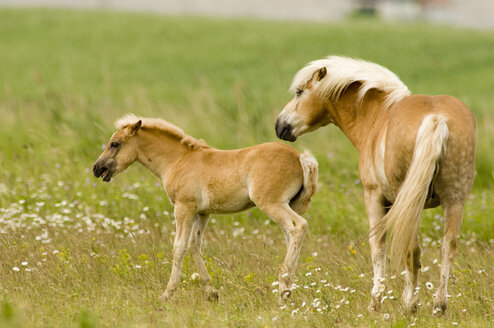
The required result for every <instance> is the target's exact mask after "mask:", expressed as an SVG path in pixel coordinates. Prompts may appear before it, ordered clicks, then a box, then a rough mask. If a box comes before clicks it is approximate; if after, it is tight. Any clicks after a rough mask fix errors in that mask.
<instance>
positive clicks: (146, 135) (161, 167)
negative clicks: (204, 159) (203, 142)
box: [137, 129, 190, 179]
mask: <svg viewBox="0 0 494 328" xmlns="http://www.w3.org/2000/svg"><path fill="white" fill-rule="evenodd" d="M137 147H138V154H137V160H138V161H139V162H140V163H141V164H142V165H144V166H145V167H147V168H148V169H149V170H150V171H151V172H153V173H154V174H155V175H156V176H157V177H158V178H160V179H163V177H164V176H165V174H166V172H167V170H168V169H169V168H170V167H171V166H172V164H174V163H176V162H177V161H178V160H180V159H181V158H182V157H183V156H184V155H185V154H186V153H188V152H190V149H189V148H188V147H187V146H186V145H184V144H182V142H181V140H179V139H177V138H176V137H174V136H170V135H167V134H166V133H161V132H155V131H148V130H144V129H141V130H140V131H139V140H138V145H137Z"/></svg>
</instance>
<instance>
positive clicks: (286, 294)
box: [278, 290, 292, 305]
mask: <svg viewBox="0 0 494 328" xmlns="http://www.w3.org/2000/svg"><path fill="white" fill-rule="evenodd" d="M290 296H292V291H291V290H284V291H280V298H278V304H279V305H284V304H285V302H286V300H288V299H289V298H290Z"/></svg>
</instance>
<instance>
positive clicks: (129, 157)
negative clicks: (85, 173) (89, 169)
mask: <svg viewBox="0 0 494 328" xmlns="http://www.w3.org/2000/svg"><path fill="white" fill-rule="evenodd" d="M141 125H142V121H141V120H139V121H137V122H135V123H133V124H129V125H127V126H125V127H123V128H122V129H120V130H119V131H117V132H115V134H113V136H112V137H111V139H110V141H109V142H108V145H106V148H105V150H104V151H103V153H102V154H101V155H100V156H99V158H98V160H96V163H95V164H94V167H93V173H94V176H95V177H97V178H99V177H101V176H102V177H103V181H106V182H108V181H110V180H111V178H112V177H113V176H115V175H117V174H118V173H120V172H122V171H123V170H125V169H126V168H127V167H128V166H129V165H130V164H132V163H133V162H134V161H135V160H136V159H137V147H136V143H135V139H134V138H133V137H134V136H135V135H136V134H137V131H138V130H139V128H140V127H141Z"/></svg>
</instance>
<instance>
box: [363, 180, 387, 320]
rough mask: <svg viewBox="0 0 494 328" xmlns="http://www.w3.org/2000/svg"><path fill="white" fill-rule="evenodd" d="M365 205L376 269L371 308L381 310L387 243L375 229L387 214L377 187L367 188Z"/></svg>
mask: <svg viewBox="0 0 494 328" xmlns="http://www.w3.org/2000/svg"><path fill="white" fill-rule="evenodd" d="M364 198H365V207H366V209H367V215H368V217H369V229H370V230H369V231H370V237H369V245H370V249H371V258H372V267H373V270H374V278H373V287H372V291H371V302H370V304H369V310H371V311H379V310H380V309H381V300H382V297H383V296H384V284H383V281H384V273H385V271H386V245H385V237H384V236H383V237H382V238H381V239H379V238H378V237H377V236H376V235H375V234H373V229H374V227H375V226H376V224H377V223H378V222H379V220H381V218H382V217H383V216H384V215H385V214H386V210H385V208H384V205H383V197H382V195H381V193H380V192H379V191H377V190H375V189H373V190H367V189H366V190H365V191H364Z"/></svg>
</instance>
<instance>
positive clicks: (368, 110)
mask: <svg viewBox="0 0 494 328" xmlns="http://www.w3.org/2000/svg"><path fill="white" fill-rule="evenodd" d="M384 97H385V95H384V94H383V92H380V91H376V90H369V91H368V92H367V94H366V95H365V97H364V98H363V99H362V101H359V100H357V93H356V92H352V90H347V91H345V92H344V93H343V94H342V96H341V97H340V99H339V100H338V101H337V102H336V103H335V106H334V107H335V109H334V110H335V113H334V116H333V117H335V125H337V126H338V127H339V128H340V129H341V130H342V131H343V133H344V134H345V135H346V136H347V138H348V139H349V140H350V141H351V143H352V144H353V145H354V146H355V148H357V150H358V151H359V152H361V149H362V147H363V144H364V142H365V141H366V140H367V138H368V137H369V136H371V135H372V133H373V132H374V131H375V130H376V129H380V128H381V127H382V126H383V125H384V124H386V122H387V121H388V118H389V111H388V109H387V108H383V107H382V104H383V100H384Z"/></svg>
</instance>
